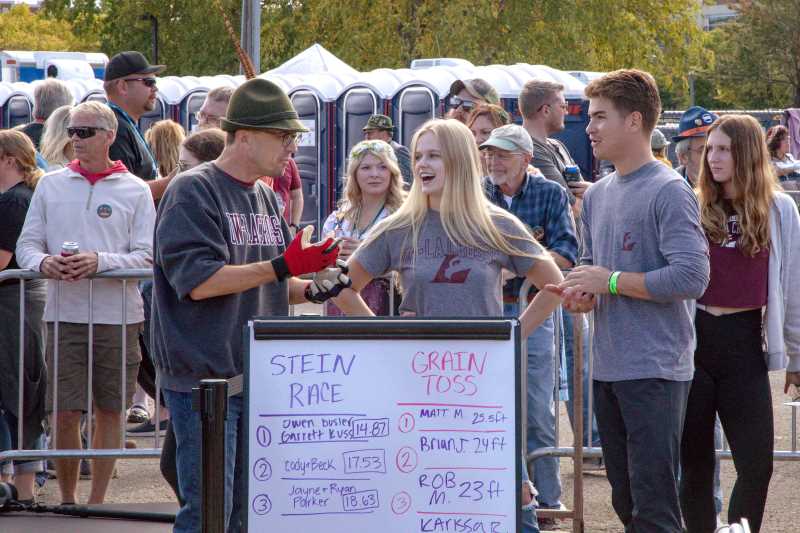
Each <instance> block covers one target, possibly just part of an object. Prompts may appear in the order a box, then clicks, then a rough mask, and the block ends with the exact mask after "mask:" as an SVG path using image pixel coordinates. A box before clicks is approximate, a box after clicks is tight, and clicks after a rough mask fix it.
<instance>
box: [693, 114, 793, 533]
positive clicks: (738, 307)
mask: <svg viewBox="0 0 800 533" xmlns="http://www.w3.org/2000/svg"><path fill="white" fill-rule="evenodd" d="M698 196H699V203H700V220H701V223H702V226H703V230H704V231H705V234H706V237H707V238H708V241H709V250H710V253H711V281H710V283H709V285H708V288H707V289H706V292H705V294H704V295H703V296H702V297H701V298H700V299H698V300H697V310H696V316H695V331H696V335H697V348H696V350H695V354H694V360H695V373H694V379H693V381H692V387H691V391H690V393H689V400H688V404H687V409H686V418H685V423H684V430H683V442H682V444H681V461H682V476H681V490H680V492H681V506H682V508H683V515H684V519H685V521H686V527H687V531H688V532H689V533H710V532H713V531H714V530H715V528H716V517H715V511H714V502H713V489H712V479H713V474H714V455H715V453H714V418H715V415H717V414H718V415H719V418H720V421H721V422H722V427H723V429H724V431H725V434H726V436H727V438H728V441H729V442H730V445H731V452H732V454H733V461H734V464H735V466H736V474H737V477H736V482H735V484H734V487H733V492H732V493H731V498H730V505H729V509H728V520H729V521H730V522H731V523H733V522H738V521H739V520H740V519H741V518H747V520H748V521H749V522H750V527H751V530H752V531H753V532H754V533H757V532H758V531H759V529H760V528H761V521H762V517H763V513H764V505H765V503H766V499H767V490H768V487H769V481H770V477H771V476H772V452H773V446H774V445H773V433H774V430H773V421H772V398H771V394H770V384H769V377H768V371H770V370H780V369H783V368H786V366H787V355H788V356H790V357H791V361H788V363H789V368H788V369H787V373H786V383H787V387H788V385H789V384H790V383H800V372H798V370H800V289H799V288H800V277H798V274H800V217H798V213H797V207H796V206H795V204H794V201H793V200H792V199H791V198H789V197H788V196H787V195H786V194H784V193H782V192H780V191H779V190H778V187H777V179H776V176H775V172H774V170H773V168H772V166H771V164H770V157H769V152H768V151H767V145H766V142H765V139H764V132H763V130H762V129H761V125H760V124H759V123H758V122H757V121H756V120H755V119H754V118H752V117H750V116H747V115H727V116H724V117H722V118H720V119H718V120H717V121H716V122H714V124H712V126H711V128H710V129H709V130H708V137H707V140H706V147H705V153H704V157H703V166H702V168H701V170H700V176H699V178H698ZM764 339H766V349H765V348H764V345H763V340H764Z"/></svg>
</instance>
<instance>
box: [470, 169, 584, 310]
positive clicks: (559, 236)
mask: <svg viewBox="0 0 800 533" xmlns="http://www.w3.org/2000/svg"><path fill="white" fill-rule="evenodd" d="M484 191H485V193H486V196H487V197H488V198H489V200H490V201H491V202H492V203H494V204H495V205H498V206H500V207H502V208H504V209H506V210H508V211H510V212H511V213H513V214H514V215H516V216H517V218H519V219H520V220H521V221H522V223H523V224H525V226H526V227H527V228H528V230H529V231H530V232H531V234H532V235H533V236H534V237H535V238H536V240H538V241H539V242H540V243H541V244H542V246H544V247H545V248H547V249H548V250H549V251H551V252H556V253H557V254H559V255H560V256H562V257H563V258H564V259H566V260H567V261H570V262H572V263H573V264H574V263H575V261H576V258H577V256H578V239H577V238H576V237H575V223H574V221H573V220H572V212H571V211H570V206H569V197H568V196H567V192H566V191H565V190H564V188H563V187H561V186H560V185H559V184H558V183H556V182H554V181H550V180H547V179H545V178H544V177H542V176H539V175H534V174H528V175H527V176H526V177H525V182H524V183H523V184H522V187H520V189H519V191H517V193H516V194H515V195H514V196H513V197H512V199H511V205H510V206H509V205H508V203H507V202H506V199H505V196H504V195H503V191H502V190H501V189H500V187H499V186H497V185H494V184H493V183H492V182H491V181H490V180H489V179H485V180H484ZM522 282H523V279H522V278H516V279H513V280H510V281H509V282H508V283H506V286H505V288H504V291H503V293H504V295H505V297H506V298H507V299H508V298H509V297H516V295H517V294H518V292H519V288H520V287H521V286H522Z"/></svg>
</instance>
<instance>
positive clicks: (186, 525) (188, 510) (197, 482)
mask: <svg viewBox="0 0 800 533" xmlns="http://www.w3.org/2000/svg"><path fill="white" fill-rule="evenodd" d="M164 400H165V401H166V403H167V407H168V408H169V411H170V415H171V416H170V419H171V420H172V429H173V431H174V432H175V443H176V452H175V462H176V463H177V466H178V486H179V487H180V489H181V494H182V495H183V498H184V501H185V503H184V505H183V506H182V507H181V508H180V510H179V511H178V514H177V515H176V516H175V527H174V529H173V531H174V533H196V532H197V531H200V528H201V521H202V512H201V511H202V510H201V501H200V499H201V484H202V479H201V476H202V466H201V464H200V444H201V439H202V435H201V425H200V413H199V412H196V411H192V393H190V392H177V391H173V390H168V389H164ZM242 409H243V405H242V397H241V396H234V397H231V398H228V418H227V420H226V421H225V528H226V529H227V528H228V524H229V523H237V524H238V523H239V521H240V518H239V517H232V516H230V515H231V509H232V506H233V505H232V504H233V498H234V497H235V498H241V497H242V495H241V494H239V489H240V488H241V486H242V483H241V482H240V481H239V482H234V464H235V462H236V441H237V437H238V431H237V427H238V424H239V419H240V417H241V415H242ZM234 492H236V493H237V494H234Z"/></svg>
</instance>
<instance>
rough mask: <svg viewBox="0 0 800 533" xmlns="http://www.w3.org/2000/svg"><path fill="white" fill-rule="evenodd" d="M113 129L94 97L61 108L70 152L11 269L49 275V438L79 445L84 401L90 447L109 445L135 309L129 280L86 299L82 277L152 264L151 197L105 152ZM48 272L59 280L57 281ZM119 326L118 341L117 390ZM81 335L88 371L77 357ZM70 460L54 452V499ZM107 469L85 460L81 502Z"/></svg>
mask: <svg viewBox="0 0 800 533" xmlns="http://www.w3.org/2000/svg"><path fill="white" fill-rule="evenodd" d="M116 130H117V119H116V117H115V116H114V113H112V112H111V110H110V109H109V108H108V107H107V106H106V105H104V104H101V103H100V102H84V103H82V104H79V105H77V106H76V107H74V108H73V109H72V110H71V111H70V117H69V127H68V128H67V134H68V135H69V136H70V139H71V140H72V148H73V150H74V152H75V160H74V161H73V162H71V163H70V164H68V165H67V166H66V167H65V168H63V169H61V170H57V171H55V172H51V173H49V174H47V176H46V178H45V179H43V180H41V181H40V182H39V184H38V185H37V187H36V190H35V191H34V193H33V198H32V199H31V205H30V209H29V210H28V213H27V216H26V218H25V224H24V226H23V228H22V233H21V234H20V237H19V240H18V241H17V250H16V254H17V262H18V263H19V265H20V267H21V268H25V269H29V270H35V271H39V272H41V273H42V274H44V275H45V276H46V277H47V278H49V279H50V280H52V281H49V282H48V289H47V292H48V294H47V305H46V307H45V321H46V322H47V323H48V335H47V337H48V342H49V344H48V347H47V359H48V368H49V370H50V373H49V376H48V385H49V390H48V396H49V400H48V401H47V404H46V407H47V409H51V408H52V407H53V392H54V391H56V384H57V395H56V396H57V398H56V413H55V414H54V416H55V420H56V422H57V423H56V424H54V425H53V427H54V428H57V429H56V433H55V434H54V436H53V442H54V443H55V447H56V448H59V449H76V448H81V436H80V432H79V426H80V420H81V415H82V413H84V412H86V411H87V410H88V409H87V406H88V405H89V402H93V413H94V424H95V430H94V435H93V441H92V443H91V445H92V447H94V448H115V449H119V448H120V447H121V444H122V443H121V437H120V424H121V423H124V420H122V413H124V412H125V409H127V408H128V407H129V406H130V403H131V399H132V397H133V392H134V389H135V383H136V376H137V372H138V369H139V361H140V350H139V342H138V335H139V333H140V331H141V329H142V322H143V320H144V312H143V308H142V299H141V296H140V294H139V290H138V288H137V286H136V284H135V283H128V284H127V288H126V290H125V293H124V295H123V290H122V289H123V284H122V281H121V280H113V279H95V280H94V281H93V282H92V284H93V285H92V286H93V292H92V297H91V300H90V297H89V281H88V280H87V278H89V277H91V276H93V275H94V274H96V273H98V272H106V271H109V270H115V269H138V268H150V267H151V265H152V264H153V260H152V258H153V246H152V241H153V226H154V222H155V207H154V206H153V197H152V195H151V194H150V189H149V188H148V187H147V185H146V184H145V183H144V182H142V180H140V179H139V178H137V177H136V176H134V175H133V174H131V173H130V172H129V171H128V169H127V168H125V165H124V164H123V163H122V162H121V161H113V160H112V159H111V158H110V157H109V149H110V147H111V144H112V143H113V142H114V136H115V134H116ZM67 242H73V243H77V245H78V247H79V252H78V253H76V254H73V255H70V256H68V257H62V255H61V254H62V245H63V244H64V243H67ZM55 280H61V281H67V282H68V283H61V284H60V286H59V285H57V283H56V281H55ZM57 291H58V293H59V296H58V297H57V296H56V294H57ZM123 296H124V297H125V298H126V299H123ZM90 301H91V302H92V308H91V317H92V321H93V324H94V325H93V327H92V328H91V329H90V328H89V317H90V314H89V302H90ZM123 302H125V314H124V315H123V310H122V305H123ZM56 320H58V330H57V332H58V335H57V337H58V338H56V334H55V333H56V330H55V326H54V323H55V322H56ZM123 327H124V328H125V329H124V330H123V329H122V328H123ZM121 332H124V333H125V340H126V343H125V350H126V351H125V357H126V361H125V374H124V375H125V395H124V397H123V394H122V379H121V376H120V374H121V373H122V370H123V369H122V362H121V354H122V350H123V344H122V338H123V337H122V334H121ZM90 335H92V336H91V337H90ZM90 338H91V339H93V340H92V345H91V346H92V352H91V353H92V354H93V359H92V363H93V364H92V368H91V369H89V368H88V362H87V352H88V348H89V339H90ZM54 340H55V342H57V343H58V344H57V346H58V349H59V351H58V359H55V351H54V346H53V345H54ZM55 361H57V365H55V364H54V363H55ZM56 366H57V372H58V373H57V375H56V376H54V371H55V370H54V369H55V368H56ZM89 372H90V373H89ZM87 373H88V375H89V376H92V382H91V386H92V389H91V391H92V398H88V396H87V395H88V391H87V388H88V387H87ZM79 463H80V460H78V459H57V460H56V473H57V477H58V485H59V489H60V490H61V502H62V503H64V504H75V503H77V500H76V496H77V494H76V487H77V483H78V465H79ZM113 469H114V459H95V460H94V461H93V464H92V487H91V492H90V494H89V499H88V503H90V504H99V503H103V499H104V497H105V493H106V489H107V488H108V483H109V480H110V479H111V472H112V471H113Z"/></svg>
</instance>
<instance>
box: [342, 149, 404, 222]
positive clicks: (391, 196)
mask: <svg viewBox="0 0 800 533" xmlns="http://www.w3.org/2000/svg"><path fill="white" fill-rule="evenodd" d="M369 154H371V155H374V156H375V157H377V158H378V159H380V160H381V162H382V163H383V164H384V165H386V166H387V167H388V168H389V173H390V174H391V176H390V177H389V188H388V189H387V191H386V200H385V206H386V209H388V211H389V212H390V213H394V212H395V211H397V209H398V208H399V207H400V206H401V205H402V204H403V201H404V200H405V199H406V193H405V191H404V190H403V175H402V174H401V173H400V167H399V166H398V165H397V157H396V156H395V154H394V149H393V148H392V147H391V145H389V144H388V143H387V142H384V141H379V140H371V141H361V142H359V143H358V144H356V145H355V146H353V148H352V149H351V150H350V158H349V162H348V164H347V175H346V176H345V182H344V196H343V197H342V199H341V200H340V201H339V206H338V207H339V218H341V219H344V220H349V221H351V222H353V223H355V220H356V219H357V218H358V214H359V213H360V211H361V187H360V186H359V185H358V180H357V179H356V174H357V172H358V167H359V166H361V162H362V161H363V160H364V158H365V157H366V156H367V155H369Z"/></svg>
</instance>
